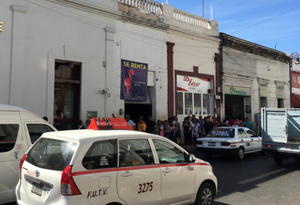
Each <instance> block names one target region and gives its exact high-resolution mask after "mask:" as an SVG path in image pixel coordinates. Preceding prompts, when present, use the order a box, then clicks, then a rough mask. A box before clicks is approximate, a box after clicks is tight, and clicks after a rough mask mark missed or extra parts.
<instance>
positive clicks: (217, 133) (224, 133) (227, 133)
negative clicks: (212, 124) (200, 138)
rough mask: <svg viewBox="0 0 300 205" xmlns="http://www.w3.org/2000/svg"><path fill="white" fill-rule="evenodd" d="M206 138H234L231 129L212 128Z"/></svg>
mask: <svg viewBox="0 0 300 205" xmlns="http://www.w3.org/2000/svg"><path fill="white" fill-rule="evenodd" d="M206 137H220V138H234V129H233V128H221V127H218V128H214V129H213V130H212V131H210V132H209V133H208V135H206Z"/></svg>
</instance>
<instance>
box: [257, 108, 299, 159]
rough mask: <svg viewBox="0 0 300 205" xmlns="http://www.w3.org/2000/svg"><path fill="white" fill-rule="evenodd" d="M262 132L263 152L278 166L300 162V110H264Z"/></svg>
mask: <svg viewBox="0 0 300 205" xmlns="http://www.w3.org/2000/svg"><path fill="white" fill-rule="evenodd" d="M261 132H262V133H261V136H262V148H263V152H264V153H265V154H266V155H268V156H271V157H273V158H274V160H275V162H276V163H277V164H282V162H283V160H285V159H288V158H294V159H296V160H300V109H287V108H285V109H284V108H262V109H261Z"/></svg>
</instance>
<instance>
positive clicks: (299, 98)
mask: <svg viewBox="0 0 300 205" xmlns="http://www.w3.org/2000/svg"><path fill="white" fill-rule="evenodd" d="M292 107H293V108H300V95H297V94H295V93H292Z"/></svg>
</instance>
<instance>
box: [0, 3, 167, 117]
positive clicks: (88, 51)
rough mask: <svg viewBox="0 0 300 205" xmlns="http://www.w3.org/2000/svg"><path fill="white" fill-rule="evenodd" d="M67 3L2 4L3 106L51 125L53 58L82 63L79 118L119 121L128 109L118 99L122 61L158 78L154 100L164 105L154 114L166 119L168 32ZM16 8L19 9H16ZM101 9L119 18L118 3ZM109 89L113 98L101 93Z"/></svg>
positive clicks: (0, 89) (109, 4) (1, 75)
mask: <svg viewBox="0 0 300 205" xmlns="http://www.w3.org/2000/svg"><path fill="white" fill-rule="evenodd" d="M78 2H79V1H78ZM97 2H98V1H97ZM97 2H96V1H93V2H85V3H97ZM104 2H107V4H106V3H104ZM67 3H68V2H65V3H63V5H61V4H56V3H52V2H50V1H33V0H32V1H31V0H29V1H18V0H13V1H4V2H2V3H1V7H0V13H1V14H4V15H3V19H1V21H3V22H4V26H3V28H4V31H3V32H2V33H0V42H1V47H0V56H1V58H2V59H1V61H0V67H1V69H0V72H1V74H0V80H1V86H0V96H1V98H0V103H3V104H13V105H17V106H20V107H23V108H25V109H28V110H31V111H33V112H35V113H36V114H38V115H40V116H45V115H46V116H48V118H49V119H50V120H51V119H52V118H53V101H54V80H55V79H54V65H55V59H62V60H68V61H77V62H81V63H82V79H81V83H82V84H81V113H80V116H81V119H82V120H85V119H86V116H87V111H98V116H105V115H106V116H111V114H112V113H115V114H116V116H118V111H119V109H120V108H121V109H124V101H122V100H120V81H121V77H120V62H121V58H123V59H127V60H132V61H139V62H144V63H148V64H149V70H150V71H153V72H154V73H155V92H153V93H154V94H153V95H156V96H155V97H156V99H157V100H160V102H161V103H160V105H159V106H157V109H156V113H155V114H156V115H157V116H161V117H165V116H166V106H167V105H166V103H165V102H166V98H165V96H166V92H167V91H166V84H167V80H166V60H167V58H166V43H165V41H166V35H165V32H162V31H159V30H155V29H151V28H145V27H142V26H139V25H133V24H130V23H124V22H122V21H120V20H118V19H117V18H116V17H114V16H107V13H105V12H102V11H101V9H99V11H97V12H96V11H93V12H87V11H83V10H82V9H83V8H84V6H82V7H78V8H73V7H72V6H71V5H67ZM98 3H99V2H98ZM12 5H18V7H14V8H15V9H14V10H12V9H11V6H12ZM98 6H99V8H100V7H101V8H103V7H106V6H107V8H108V10H113V11H112V12H116V13H118V11H117V10H116V9H117V1H111V0H109V1H101V5H98ZM118 14H119V13H118ZM103 62H106V68H105V66H104V63H103ZM106 71H107V72H106ZM10 74H11V77H10ZM105 76H107V80H106V81H105ZM10 85H11V89H9V87H10ZM105 88H108V89H109V93H110V94H111V96H110V97H105V95H103V94H102V90H103V89H105Z"/></svg>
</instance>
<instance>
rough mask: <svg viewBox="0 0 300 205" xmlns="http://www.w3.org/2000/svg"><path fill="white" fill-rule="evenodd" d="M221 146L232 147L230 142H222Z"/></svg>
mask: <svg viewBox="0 0 300 205" xmlns="http://www.w3.org/2000/svg"><path fill="white" fill-rule="evenodd" d="M221 146H230V142H221Z"/></svg>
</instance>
